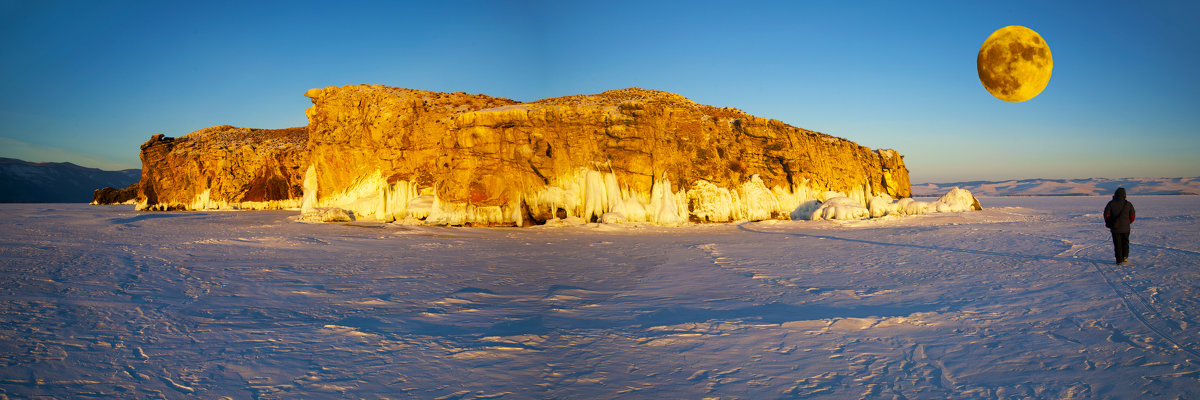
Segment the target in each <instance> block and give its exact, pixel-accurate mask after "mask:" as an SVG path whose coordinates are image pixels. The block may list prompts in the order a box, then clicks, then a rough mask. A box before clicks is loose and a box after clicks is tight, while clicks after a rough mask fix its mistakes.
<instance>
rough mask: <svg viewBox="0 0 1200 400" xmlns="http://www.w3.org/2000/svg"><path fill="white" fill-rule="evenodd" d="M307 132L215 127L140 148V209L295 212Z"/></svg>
mask: <svg viewBox="0 0 1200 400" xmlns="http://www.w3.org/2000/svg"><path fill="white" fill-rule="evenodd" d="M307 137H308V135H307V129H306V128H304V127H298V128H288V129H250V128H238V127H233V126H229V125H222V126H214V127H210V128H205V129H201V130H199V131H196V132H192V133H189V134H187V135H184V136H182V137H179V138H171V137H166V136H164V135H162V134H157V135H154V136H153V137H151V138H150V140H148V141H146V143H144V144H142V152H141V158H142V179H141V181H139V182H138V186H137V193H138V206H137V208H138V209H139V210H159V211H164V210H205V209H235V208H241V209H271V208H298V207H299V206H300V198H301V196H302V195H303V192H302V191H301V182H302V179H303V175H302V174H303V171H302V170H301V168H302V166H303V165H304V164H305V161H304V160H305V148H304V145H305V142H306V140H307Z"/></svg>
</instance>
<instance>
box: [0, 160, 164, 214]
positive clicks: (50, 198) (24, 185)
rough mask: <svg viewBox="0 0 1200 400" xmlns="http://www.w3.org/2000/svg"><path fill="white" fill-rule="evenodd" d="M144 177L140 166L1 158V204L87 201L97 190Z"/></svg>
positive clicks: (125, 184)
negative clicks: (109, 167) (105, 166)
mask: <svg viewBox="0 0 1200 400" xmlns="http://www.w3.org/2000/svg"><path fill="white" fill-rule="evenodd" d="M141 176H142V171H141V170H140V169H126V170H120V171H105V170H102V169H98V168H88V167H82V166H79V165H75V164H72V163H69V162H38V163H35V162H29V161H23V160H18V159H15V158H3V157H0V203H87V202H90V201H92V194H93V192H94V191H95V190H96V189H99V188H102V187H106V186H108V187H115V188H122V187H125V186H129V185H130V184H132V183H135V182H137V181H138V179H141Z"/></svg>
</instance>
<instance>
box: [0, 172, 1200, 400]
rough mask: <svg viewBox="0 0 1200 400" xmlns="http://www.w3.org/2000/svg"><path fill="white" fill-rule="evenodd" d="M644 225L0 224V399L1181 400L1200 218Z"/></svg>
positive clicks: (1198, 343) (90, 215)
mask: <svg viewBox="0 0 1200 400" xmlns="http://www.w3.org/2000/svg"><path fill="white" fill-rule="evenodd" d="M1130 199H1131V201H1132V202H1134V203H1135V204H1136V205H1137V209H1138V211H1139V217H1138V219H1137V221H1136V222H1135V223H1134V225H1133V229H1134V231H1133V235H1132V241H1133V245H1132V251H1131V253H1132V256H1131V263H1129V264H1128V265H1122V266H1117V265H1113V264H1112V254H1111V244H1110V241H1109V236H1108V233H1107V231H1106V230H1105V229H1104V227H1103V224H1102V222H1101V217H1100V215H1099V213H1100V210H1101V208H1102V207H1103V206H1104V203H1105V201H1106V200H1107V198H1096V197H998V198H988V197H983V198H981V199H980V200H981V202H982V204H983V206H984V207H985V209H984V210H983V211H973V212H963V213H942V214H929V215H920V216H911V217H902V218H901V217H885V218H879V219H871V220H856V221H762V222H750V223H731V224H707V225H689V226H684V227H678V228H662V227H655V226H648V225H597V224H590V225H581V226H573V227H535V228H524V229H516V228H507V229H502V228H448V227H425V226H403V225H399V224H383V223H353V222H352V223H330V224H304V223H297V222H294V221H293V219H294V218H295V217H296V212H292V211H265V212H264V211H258V212H172V213H139V212H134V211H133V210H131V207H130V206H85V205H60V204H55V205H45V204H23V205H12V204H7V205H0V274H3V277H2V278H0V298H2V299H3V302H0V307H2V311H3V312H2V313H0V397H7V398H35V397H38V396H50V397H58V398H213V399H216V398H233V399H242V398H257V399H276V398H420V399H497V398H502V399H529V398H560V399H705V398H713V399H717V398H719V399H772V398H831V399H842V398H850V399H857V398H908V399H918V398H921V399H927V398H1046V399H1084V398H1142V399H1145V398H1164V399H1175V398H1184V399H1186V398H1200V229H1197V224H1196V223H1197V217H1200V196H1136V195H1135V196H1131V198H1130Z"/></svg>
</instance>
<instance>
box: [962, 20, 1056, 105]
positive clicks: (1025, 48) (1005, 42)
mask: <svg viewBox="0 0 1200 400" xmlns="http://www.w3.org/2000/svg"><path fill="white" fill-rule="evenodd" d="M976 66H977V68H978V69H979V82H981V83H983V87H984V88H985V89H987V91H988V93H991V94H992V96H996V98H997V99H1000V100H1004V101H1007V102H1011V103H1019V102H1022V101H1025V100H1029V99H1032V98H1034V97H1037V95H1038V94H1040V93H1042V90H1045V89H1046V84H1048V83H1050V71H1051V70H1053V69H1054V58H1053V57H1051V56H1050V46H1048V45H1047V44H1046V41H1045V40H1043V39H1042V36H1041V35H1038V33H1037V32H1034V31H1033V29H1029V28H1026V27H1023V26H1016V25H1013V26H1006V27H1003V28H1000V29H997V30H996V31H995V32H992V35H991V36H988V38H987V40H985V41H983V46H981V47H979V59H978V60H977V61H976Z"/></svg>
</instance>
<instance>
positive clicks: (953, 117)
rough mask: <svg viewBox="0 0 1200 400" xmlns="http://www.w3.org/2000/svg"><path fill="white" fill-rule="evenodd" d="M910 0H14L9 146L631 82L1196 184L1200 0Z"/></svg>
mask: <svg viewBox="0 0 1200 400" xmlns="http://www.w3.org/2000/svg"><path fill="white" fill-rule="evenodd" d="M333 3H337V4H336V5H335V4H333ZM427 3H435V4H427ZM900 3H903V2H857V3H845V2H799V1H797V2H777V3H776V2H764V3H753V2H751V3H747V2H738V3H736V4H735V3H732V2H729V3H725V2H696V1H689V2H623V1H605V2H556V1H510V2H506V1H481V2H470V1H447V2H379V3H367V2H328V1H322V2H306V1H287V2H244V1H238V2H222V1H204V2H182V1H88V2H82V1H80V2H65V1H52V0H50V1H34V0H29V1H11V0H0V60H5V61H3V62H2V63H0V70H2V72H3V76H4V77H5V79H3V80H0V93H2V94H3V96H0V121H2V122H3V123H2V124H0V156H3V157H14V158H22V159H26V160H30V161H71V162H75V163H77V164H82V165H87V166H94V167H100V168H105V169H117V168H130V167H133V168H136V167H139V166H140V162H139V161H138V158H137V155H138V146H139V145H140V144H141V143H142V142H144V141H145V140H146V139H148V138H149V137H150V135H152V134H154V133H166V134H167V135H168V136H182V135H185V134H187V133H189V132H192V131H195V130H198V129H201V128H204V127H208V126H213V125H221V124H230V125H236V126H244V127H252V128H283V127H291V126H302V125H304V124H306V120H305V117H304V109H305V108H307V107H308V106H310V105H311V103H310V102H309V101H308V99H307V98H305V97H304V96H303V94H304V92H305V91H306V90H307V89H309V88H313V87H324V86H333V85H345V84H358V83H371V84H384V85H389V86H397V87H408V88H416V89H425V90H436V91H465V92H470V93H484V94H489V95H493V96H501V97H508V98H512V99H516V100H523V101H532V100H537V99H541V98H546V97H558V96H565V95H572V94H581V93H597V92H601V91H604V90H609V89H617V88H624V87H631V86H638V87H644V88H649V89H659V90H667V91H671V92H676V93H679V94H682V95H684V96H687V97H688V98H690V99H692V100H695V101H697V102H700V103H704V104H711V105H716V106H730V107H737V108H740V109H742V110H743V111H746V112H749V113H751V114H754V115H758V116H762V117H768V118H775V119H779V120H781V121H783V122H786V123H789V124H791V125H795V126H798V127H802V128H806V129H811V130H816V131H820V132H824V133H828V134H831V135H835V136H839V137H844V138H847V139H850V140H853V141H856V142H858V143H860V144H863V145H866V146H870V147H873V148H895V149H897V150H899V151H900V153H901V154H903V155H905V162H906V163H907V164H908V167H909V170H910V174H911V176H912V179H913V181H914V182H947V181H965V180H1000V179H1019V178H1083V177H1109V178H1123V177H1176V176H1200V76H1198V75H1197V74H1195V73H1193V70H1196V68H1197V65H1198V61H1200V45H1198V44H1197V41H1196V39H1197V38H1200V24H1196V23H1194V21H1196V20H1197V19H1198V17H1200V6H1198V5H1197V4H1200V3H1196V2H1189V1H1172V2H1146V3H1145V4H1141V3H1133V2H1105V1H1101V2H1078V3H1072V2H1012V1H1008V2H1002V3H998V2H961V1H958V2H922V3H921V4H920V5H916V6H914V5H910V4H900ZM1007 25H1023V26H1027V27H1029V28H1032V29H1034V30H1035V31H1037V32H1039V33H1040V34H1041V35H1042V37H1043V38H1045V39H1046V41H1047V43H1048V44H1049V45H1050V49H1051V51H1052V53H1053V55H1054V74H1053V76H1052V77H1051V80H1050V84H1049V85H1048V86H1047V88H1046V90H1045V91H1043V92H1042V94H1041V95H1040V96H1038V97H1037V98H1035V99H1033V100H1030V101H1027V102H1024V103H1006V102H1003V101H1000V100H997V99H995V98H993V97H991V96H990V95H989V94H988V93H987V91H986V90H984V89H983V87H982V85H981V84H980V83H979V79H978V75H977V73H976V69H975V59H976V54H977V53H978V51H979V46H980V45H981V44H982V43H983V40H984V39H986V38H987V36H988V35H990V34H991V33H992V31H994V30H996V29H999V28H1001V27H1004V26H1007Z"/></svg>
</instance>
